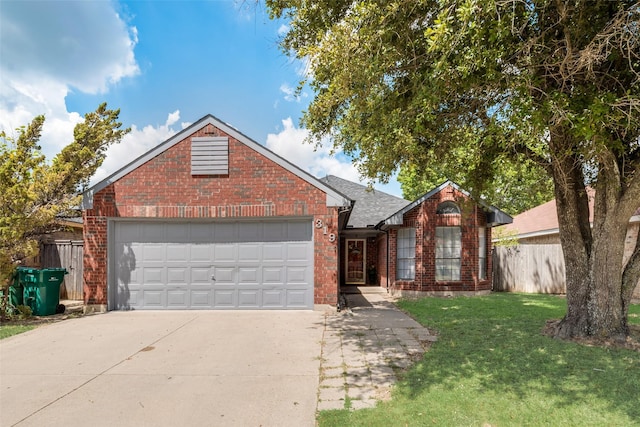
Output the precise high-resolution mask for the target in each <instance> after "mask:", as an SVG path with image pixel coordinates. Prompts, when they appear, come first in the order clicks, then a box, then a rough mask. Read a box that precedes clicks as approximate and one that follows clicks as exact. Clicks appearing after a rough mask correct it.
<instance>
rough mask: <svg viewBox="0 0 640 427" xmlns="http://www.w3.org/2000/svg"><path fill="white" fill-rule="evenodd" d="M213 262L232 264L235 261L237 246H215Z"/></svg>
mask: <svg viewBox="0 0 640 427" xmlns="http://www.w3.org/2000/svg"><path fill="white" fill-rule="evenodd" d="M213 259H214V262H225V261H229V262H234V261H236V259H237V246H236V245H234V244H217V245H215V246H214V247H213Z"/></svg>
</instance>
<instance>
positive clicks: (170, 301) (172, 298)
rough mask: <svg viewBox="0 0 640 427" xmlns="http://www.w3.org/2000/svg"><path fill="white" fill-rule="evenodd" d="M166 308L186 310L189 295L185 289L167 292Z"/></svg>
mask: <svg viewBox="0 0 640 427" xmlns="http://www.w3.org/2000/svg"><path fill="white" fill-rule="evenodd" d="M167 307H169V308H188V307H189V293H188V291H187V289H186V288H185V289H170V290H168V291H167Z"/></svg>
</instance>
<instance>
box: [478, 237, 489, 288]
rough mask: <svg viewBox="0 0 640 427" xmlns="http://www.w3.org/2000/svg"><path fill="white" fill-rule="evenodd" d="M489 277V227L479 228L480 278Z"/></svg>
mask: <svg viewBox="0 0 640 427" xmlns="http://www.w3.org/2000/svg"><path fill="white" fill-rule="evenodd" d="M486 278H487V229H486V228H484V227H480V228H478V279H479V280H486Z"/></svg>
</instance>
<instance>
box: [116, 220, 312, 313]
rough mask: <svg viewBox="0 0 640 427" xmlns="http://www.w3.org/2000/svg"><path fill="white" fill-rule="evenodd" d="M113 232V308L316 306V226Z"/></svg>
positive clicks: (261, 224)
mask: <svg viewBox="0 0 640 427" xmlns="http://www.w3.org/2000/svg"><path fill="white" fill-rule="evenodd" d="M112 226H113V227H114V231H113V233H112V234H111V236H112V238H114V241H113V242H111V241H110V243H109V248H110V249H109V250H110V254H111V259H112V261H111V262H112V268H113V269H114V274H113V275H111V277H113V280H114V283H113V290H112V289H111V288H110V295H111V304H112V306H113V307H114V308H118V309H129V308H132V309H145V308H146V309H163V308H164V309H191V308H192V309H212V308H214V309H234V308H236V309H237V308H245V309H260V308H267V309H283V308H296V309H298V308H306V309H308V308H313V241H312V232H313V230H312V224H311V220H304V221H295V220H294V221H280V222H277V221H276V222H274V221H270V220H265V221H253V222H241V221H236V222H232V221H229V222H209V223H204V222H203V223H187V222H177V221H176V222H167V221H164V222H134V221H131V222H129V221H117V222H114V223H113V224H112ZM305 239H306V240H305Z"/></svg>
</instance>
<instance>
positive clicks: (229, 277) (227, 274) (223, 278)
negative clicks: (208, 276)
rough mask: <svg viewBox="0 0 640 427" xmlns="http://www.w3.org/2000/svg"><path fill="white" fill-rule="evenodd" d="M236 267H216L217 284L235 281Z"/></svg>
mask: <svg viewBox="0 0 640 427" xmlns="http://www.w3.org/2000/svg"><path fill="white" fill-rule="evenodd" d="M234 273H235V267H226V268H223V267H216V269H215V274H214V277H215V280H214V282H215V283H216V284H225V283H234V282H235V274H234Z"/></svg>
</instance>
